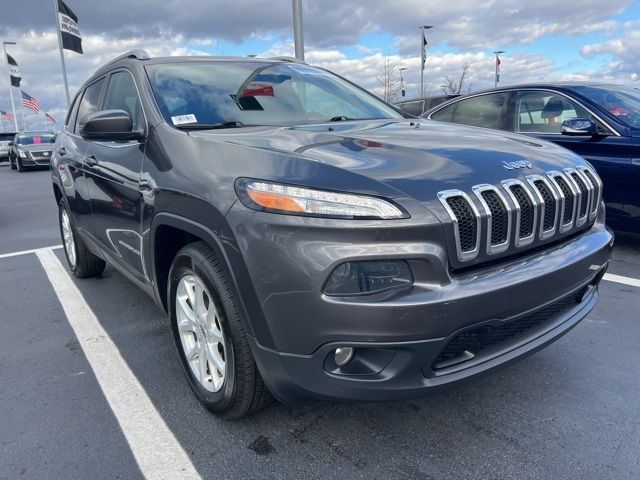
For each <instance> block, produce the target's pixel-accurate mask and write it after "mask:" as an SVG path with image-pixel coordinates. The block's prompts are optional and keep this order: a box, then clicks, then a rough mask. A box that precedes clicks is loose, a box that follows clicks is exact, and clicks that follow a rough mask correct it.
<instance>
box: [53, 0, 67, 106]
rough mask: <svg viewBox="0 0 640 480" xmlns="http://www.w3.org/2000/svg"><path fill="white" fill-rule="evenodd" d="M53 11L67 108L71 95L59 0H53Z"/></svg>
mask: <svg viewBox="0 0 640 480" xmlns="http://www.w3.org/2000/svg"><path fill="white" fill-rule="evenodd" d="M53 13H54V15H55V16H56V26H57V30H58V48H60V63H61V64H62V78H63V79H64V92H65V93H66V94H67V108H70V107H71V97H69V82H68V81H67V67H66V65H65V64H64V50H63V48H62V33H61V32H60V15H59V14H58V0H53Z"/></svg>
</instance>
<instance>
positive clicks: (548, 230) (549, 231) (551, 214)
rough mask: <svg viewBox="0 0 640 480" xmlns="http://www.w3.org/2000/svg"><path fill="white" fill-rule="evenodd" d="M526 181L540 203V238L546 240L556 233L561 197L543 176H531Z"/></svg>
mask: <svg viewBox="0 0 640 480" xmlns="http://www.w3.org/2000/svg"><path fill="white" fill-rule="evenodd" d="M526 179H527V182H529V185H531V190H532V191H533V192H534V195H536V196H537V197H538V202H539V203H540V218H539V223H540V227H539V237H540V240H544V239H546V238H549V237H551V236H553V235H554V234H555V233H556V226H557V224H558V208H559V204H560V202H559V197H558V196H557V193H556V191H555V190H554V189H553V187H552V186H551V184H550V183H549V182H548V181H547V179H546V178H544V177H543V176H542V175H529V176H527V178H526ZM549 223H550V225H549Z"/></svg>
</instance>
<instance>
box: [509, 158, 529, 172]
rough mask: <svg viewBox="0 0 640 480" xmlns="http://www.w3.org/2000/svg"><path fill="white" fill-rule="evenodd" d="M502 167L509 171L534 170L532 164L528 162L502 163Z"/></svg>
mask: <svg viewBox="0 0 640 480" xmlns="http://www.w3.org/2000/svg"><path fill="white" fill-rule="evenodd" d="M502 166H503V167H504V168H506V169H507V170H515V169H516V168H533V165H532V164H531V162H529V161H527V160H518V161H516V162H506V161H504V160H503V161H502Z"/></svg>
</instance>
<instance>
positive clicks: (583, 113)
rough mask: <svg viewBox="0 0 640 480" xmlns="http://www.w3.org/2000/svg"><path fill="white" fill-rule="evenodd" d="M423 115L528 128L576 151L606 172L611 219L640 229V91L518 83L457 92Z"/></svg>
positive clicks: (632, 229) (624, 227)
mask: <svg viewBox="0 0 640 480" xmlns="http://www.w3.org/2000/svg"><path fill="white" fill-rule="evenodd" d="M425 117H426V118H430V119H433V120H440V121H445V122H454V123H462V124H465V125H476V126H481V127H488V128H497V129H500V130H507V131H510V132H517V133H524V134H526V135H532V136H534V137H537V138H540V139H544V140H549V141H551V142H554V143H557V144H558V145H561V146H563V147H565V148H568V149H569V150H572V151H574V152H575V153H577V154H579V155H581V156H582V157H583V158H585V159H587V160H588V161H589V162H590V163H591V164H592V165H593V166H594V167H595V169H596V171H597V172H598V174H599V175H600V177H601V178H602V181H603V183H604V186H605V192H606V193H605V197H604V199H605V203H606V205H607V222H608V223H609V225H611V226H612V227H613V228H615V229H617V230H621V231H628V232H635V233H640V195H639V194H638V190H639V189H640V91H638V90H636V89H634V88H629V87H624V86H620V85H608V84H599V83H556V84H530V85H518V86H511V87H504V88H498V89H492V90H486V91H483V92H478V93H474V94H473V95H469V96H465V97H460V98H457V99H455V100H452V101H450V102H447V103H444V104H442V105H439V106H437V107H435V108H433V109H431V110H430V111H429V112H427V113H426V114H425Z"/></svg>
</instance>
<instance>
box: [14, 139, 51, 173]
mask: <svg viewBox="0 0 640 480" xmlns="http://www.w3.org/2000/svg"><path fill="white" fill-rule="evenodd" d="M55 141H56V134H55V133H51V132H21V133H16V134H15V136H14V137H13V140H12V141H11V142H10V143H9V162H10V163H11V168H12V169H16V170H18V172H23V171H25V170H26V169H27V168H38V167H47V168H48V167H49V163H50V162H51V156H52V154H53V144H54V143H55Z"/></svg>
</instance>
